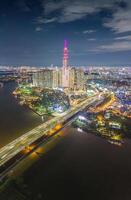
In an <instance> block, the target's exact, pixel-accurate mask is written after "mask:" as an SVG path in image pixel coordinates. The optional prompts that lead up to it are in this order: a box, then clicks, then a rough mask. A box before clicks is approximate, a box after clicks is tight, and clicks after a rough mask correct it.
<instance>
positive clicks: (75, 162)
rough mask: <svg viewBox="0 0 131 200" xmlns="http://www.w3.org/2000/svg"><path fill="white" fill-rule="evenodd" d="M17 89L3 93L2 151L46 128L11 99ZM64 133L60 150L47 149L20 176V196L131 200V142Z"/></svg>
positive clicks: (0, 94)
mask: <svg viewBox="0 0 131 200" xmlns="http://www.w3.org/2000/svg"><path fill="white" fill-rule="evenodd" d="M14 88H15V84H14V83H9V84H6V85H5V86H4V88H3V89H1V90H0V145H1V146H3V145H4V144H7V143H8V142H9V141H11V140H13V138H16V137H18V136H19V135H21V134H22V133H24V132H25V131H27V130H29V129H31V128H33V127H35V126H36V125H37V124H39V123H41V119H40V118H39V117H38V116H36V115H35V114H34V113H32V112H31V111H30V110H28V109H27V108H24V107H21V106H19V105H18V103H17V100H16V99H14V97H13V96H12V95H11V92H12V90H13V89H14ZM61 132H63V133H61V135H62V134H63V135H62V136H61V135H60V136H57V140H58V142H57V143H56V144H55V145H52V144H51V146H52V147H51V148H49V147H46V146H45V144H43V145H42V146H41V147H40V150H37V152H34V154H32V155H31V156H30V157H29V158H27V160H26V159H25V160H23V161H22V162H21V163H20V164H19V165H20V166H18V169H16V172H15V170H14V172H13V173H14V174H15V173H16V176H18V175H19V176H18V177H20V176H21V177H22V181H23V183H20V187H19V188H17V189H18V190H19V192H21V193H22V194H25V196H27V199H28V200H37V199H42V200H52V199H54V200H55V199H57V200H76V199H78V200H131V140H130V139H125V143H124V145H123V146H115V145H112V144H110V143H108V142H107V141H106V140H105V139H103V138H101V137H98V136H96V135H93V134H91V133H90V132H86V133H85V132H79V131H78V130H77V129H76V128H73V127H72V126H68V127H67V128H64V130H62V131H61ZM46 149H48V152H46ZM31 162H33V164H31ZM27 165H28V167H27ZM24 168H26V170H24ZM17 173H18V174H17ZM12 199H13V198H12ZM4 200H6V199H4Z"/></svg>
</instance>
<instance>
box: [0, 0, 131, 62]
mask: <svg viewBox="0 0 131 200" xmlns="http://www.w3.org/2000/svg"><path fill="white" fill-rule="evenodd" d="M0 13H1V15H0V22H1V27H0V64H3V65H6V64H7V65H22V64H23V65H33V66H35V65H37V66H43V65H48V66H49V65H51V64H54V65H59V66H60V65H62V53H63V52H62V51H63V42H64V39H67V41H68V45H69V63H70V65H77V66H78V65H90V64H94V65H100V64H103V65H105V64H107V65H113V64H116V65H117V64H118V65H119V64H121V65H123V64H131V57H130V53H131V15H130V13H131V2H130V1H129V0H123V1H120V0H110V1H109V0H99V1H98V0H83V1H80V0H76V1H75V0H72V1H71V0H70V1H69V0H61V1H57V0H56V1H55V0H12V1H9V0H5V1H4V2H1V6H0Z"/></svg>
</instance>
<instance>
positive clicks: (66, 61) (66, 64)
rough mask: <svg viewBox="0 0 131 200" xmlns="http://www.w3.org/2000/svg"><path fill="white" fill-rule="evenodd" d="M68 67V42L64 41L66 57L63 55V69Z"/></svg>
mask: <svg viewBox="0 0 131 200" xmlns="http://www.w3.org/2000/svg"><path fill="white" fill-rule="evenodd" d="M67 67H68V47H67V41H66V40H65V41H64V55H63V68H67Z"/></svg>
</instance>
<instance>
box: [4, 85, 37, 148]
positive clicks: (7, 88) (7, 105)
mask: <svg viewBox="0 0 131 200" xmlns="http://www.w3.org/2000/svg"><path fill="white" fill-rule="evenodd" d="M15 87H16V83H15V82H10V83H6V84H5V85H4V87H3V88H0V148H1V147H2V146H4V145H6V144H7V143H9V142H11V141H12V140H14V139H15V138H17V137H19V136H21V135H22V134H23V133H25V132H26V131H28V130H31V129H32V128H34V127H35V126H37V125H39V124H40V123H41V118H40V117H39V116H37V115H36V114H35V113H34V112H32V111H31V110H29V109H28V108H26V107H24V106H20V105H19V104H18V101H17V99H15V98H14V96H13V95H12V91H13V90H14V89H15Z"/></svg>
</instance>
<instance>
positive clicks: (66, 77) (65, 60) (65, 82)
mask: <svg viewBox="0 0 131 200" xmlns="http://www.w3.org/2000/svg"><path fill="white" fill-rule="evenodd" d="M62 86H63V87H69V67H68V47H67V41H66V40H65V41H64V52H63V67H62Z"/></svg>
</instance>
